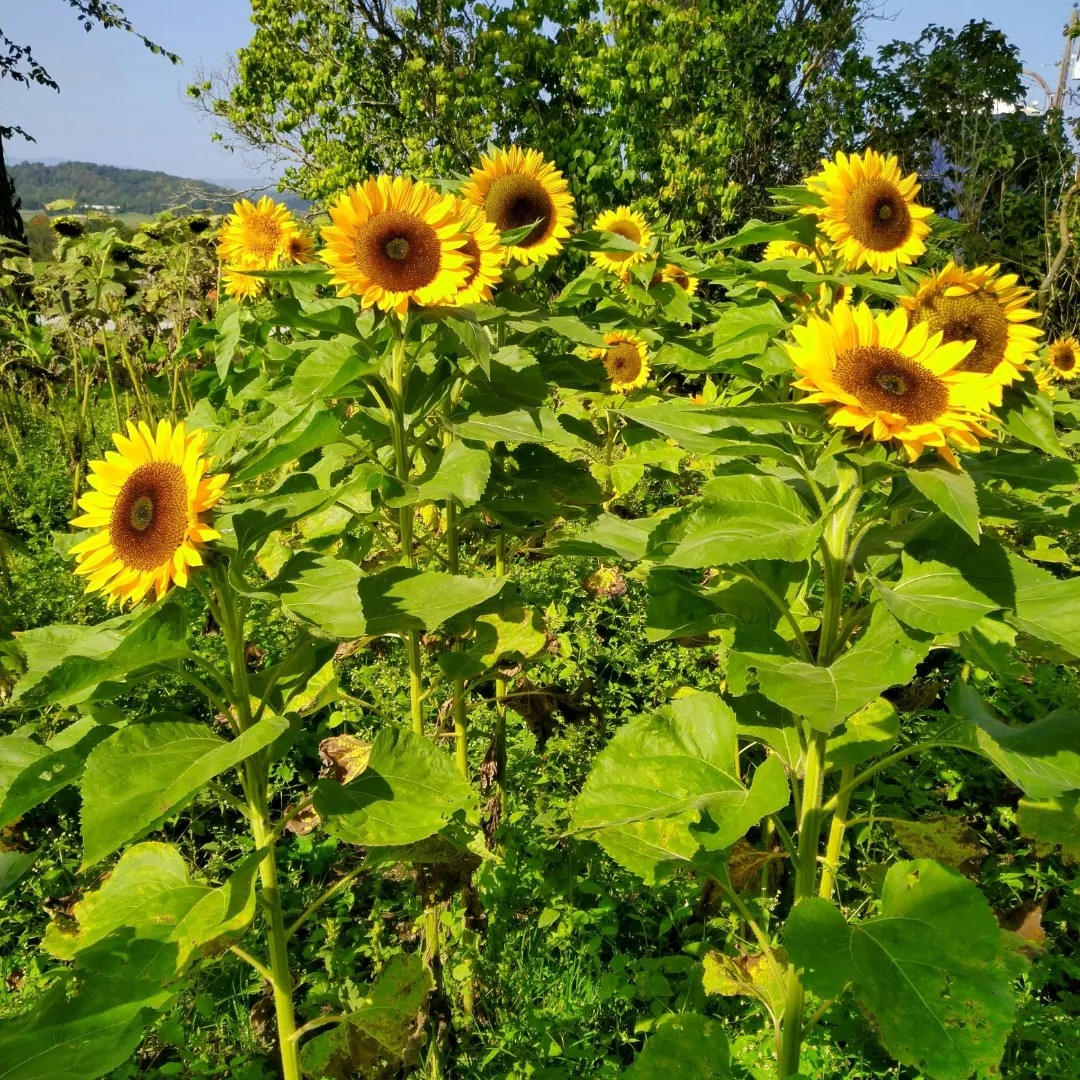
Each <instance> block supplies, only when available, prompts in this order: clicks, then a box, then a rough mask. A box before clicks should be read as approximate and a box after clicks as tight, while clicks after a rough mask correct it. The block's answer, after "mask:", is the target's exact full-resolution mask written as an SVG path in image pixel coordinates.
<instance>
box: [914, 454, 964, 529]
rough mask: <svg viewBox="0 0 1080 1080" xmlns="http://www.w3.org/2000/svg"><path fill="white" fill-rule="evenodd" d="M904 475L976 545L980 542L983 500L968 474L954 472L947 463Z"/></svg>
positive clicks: (921, 467)
mask: <svg viewBox="0 0 1080 1080" xmlns="http://www.w3.org/2000/svg"><path fill="white" fill-rule="evenodd" d="M904 475H905V476H906V477H907V479H908V480H910V481H911V484H912V486H913V487H915V488H916V489H917V490H918V491H919V492H920V493H921V494H922V495H924V496H926V498H927V499H929V500H930V502H932V503H933V504H934V505H935V506H936V507H937V508H938V509H939V510H940V511H941V512H942V513H943V514H947V515H948V516H949V517H950V518H952V520H953V521H955V522H956V524H957V525H959V526H960V528H961V529H963V530H964V532H966V533H967V534H968V536H970V537H971V538H972V540H974V541H975V543H978V542H979V532H980V530H979V500H978V498H977V497H976V495H975V481H974V480H972V479H971V477H970V476H969V475H968V474H967V473H966V472H962V471H960V470H958V469H952V468H950V467H949V466H948V465H946V464H945V463H944V462H935V463H934V464H933V465H921V466H914V467H912V468H910V469H908V470H907V471H906V472H905V474H904Z"/></svg>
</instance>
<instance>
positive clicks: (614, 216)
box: [589, 206, 652, 278]
mask: <svg viewBox="0 0 1080 1080" xmlns="http://www.w3.org/2000/svg"><path fill="white" fill-rule="evenodd" d="M596 228H597V229H598V230H599V231H600V232H608V233H614V234H615V235H616V236H622V237H624V238H625V239H627V240H630V241H631V242H633V243H635V244H637V245H638V247H639V248H640V249H641V250H640V251H593V252H590V253H589V258H590V259H592V261H593V262H594V263H596V265H597V266H599V267H600V268H601V269H602V270H610V271H611V273H613V274H617V275H618V276H619V277H621V278H625V277H627V276H628V275H629V273H630V270H631V268H632V267H634V266H637V264H638V263H640V262H644V261H645V259H646V258H647V257H648V247H649V244H651V243H652V230H651V229H650V228H649V223H648V222H647V221H646V220H645V216H644V215H643V214H639V213H638V212H637V211H636V210H631V209H630V207H629V206H620V207H619V209H618V210H605V211H604V212H603V213H602V214H601V215H600V216H599V217H598V218H597V219H596Z"/></svg>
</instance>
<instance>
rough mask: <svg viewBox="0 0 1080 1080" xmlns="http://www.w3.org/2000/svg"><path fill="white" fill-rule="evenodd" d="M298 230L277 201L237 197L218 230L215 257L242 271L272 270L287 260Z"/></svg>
mask: <svg viewBox="0 0 1080 1080" xmlns="http://www.w3.org/2000/svg"><path fill="white" fill-rule="evenodd" d="M299 233H300V229H299V226H298V225H297V223H296V218H294V217H293V216H292V214H290V213H289V211H288V209H287V208H286V207H284V206H282V205H281V203H277V202H274V200H273V199H271V198H269V196H266V195H264V196H263V197H262V198H261V199H260V200H259V201H258V202H257V203H252V202H251V201H250V200H249V199H241V200H240V201H239V202H238V203H235V204H234V205H233V212H232V213H231V214H229V216H228V217H227V218H226V219H225V221H224V223H223V224H222V226H221V230H220V232H219V233H218V258H219V259H220V260H221V261H222V262H223V263H224V264H225V265H226V266H232V267H239V268H242V269H245V270H274V269H276V268H277V267H278V266H280V265H281V264H282V263H283V262H287V261H288V260H289V249H290V245H291V244H292V242H293V240H294V239H295V238H296V237H297V236H298V235H299Z"/></svg>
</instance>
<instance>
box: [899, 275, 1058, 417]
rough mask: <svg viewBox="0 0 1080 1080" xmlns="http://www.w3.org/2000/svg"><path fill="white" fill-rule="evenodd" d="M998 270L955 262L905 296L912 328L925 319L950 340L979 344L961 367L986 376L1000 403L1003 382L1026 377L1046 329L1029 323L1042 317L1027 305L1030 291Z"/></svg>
mask: <svg viewBox="0 0 1080 1080" xmlns="http://www.w3.org/2000/svg"><path fill="white" fill-rule="evenodd" d="M998 269H999V267H998V266H977V267H975V269H974V270H964V269H962V268H961V267H959V266H956V265H955V264H954V263H953V262H952V261H951V260H950V261H949V262H948V263H947V264H946V265H945V268H944V269H943V270H940V271H939V272H938V273H937V274H934V275H933V276H932V277H930V278H929V279H927V281H925V282H924V283H923V284H922V286H921V287H920V288H919V290H918V291H917V292H916V293H915V295H914V296H901V297H900V303H901V305H903V307H904V308H905V309H906V310H907V312H908V318H909V319H910V321H911V324H912V325H913V326H914V325H915V324H917V323H921V322H925V323H926V324H927V325H928V326H929V327H930V330H931V331H932V332H938V331H940V332H941V334H942V338H943V340H944V341H946V342H949V341H972V342H974V346H973V347H972V349H971V352H969V353H968V355H967V358H966V359H965V360H964V362H963V364H961V365H960V369H959V370H960V371H972V372H977V373H978V374H980V375H985V376H987V377H988V378H989V380H990V382H991V384H992V385H993V387H994V391H993V398H992V400H993V403H994V404H995V405H1000V404H1001V388H1002V387H1003V386H1008V385H1009V383H1013V382H1016V381H1017V380H1018V379H1022V378H1023V376H1024V371H1025V369H1026V368H1027V365H1028V363H1029V362H1030V360H1031V357H1032V354H1033V353H1034V352H1035V350H1036V348H1037V344H1036V339H1037V338H1038V337H1039V336H1040V335H1041V333H1042V331H1041V330H1037V329H1036V328H1035V327H1034V326H1027V325H1025V324H1026V323H1028V322H1030V321H1031V320H1032V319H1037V318H1038V317H1039V313H1038V312H1037V311H1035V310H1034V309H1033V308H1029V307H1027V306H1026V305H1027V303H1028V301H1029V300H1030V299H1031V296H1032V293H1031V290H1030V289H1027V288H1025V287H1024V286H1023V285H1018V284H1017V280H1018V279H1017V276H1016V275H1015V274H1004V275H1002V276H1001V277H998V276H997V272H998Z"/></svg>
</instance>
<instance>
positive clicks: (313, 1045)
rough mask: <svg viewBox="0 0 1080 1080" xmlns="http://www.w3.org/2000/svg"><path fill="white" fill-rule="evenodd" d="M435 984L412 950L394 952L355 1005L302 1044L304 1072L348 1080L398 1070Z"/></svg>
mask: <svg viewBox="0 0 1080 1080" xmlns="http://www.w3.org/2000/svg"><path fill="white" fill-rule="evenodd" d="M434 985H435V983H434V980H433V979H432V977H431V972H430V971H429V970H428V969H427V966H426V965H425V964H424V962H423V960H421V958H420V957H419V956H418V955H417V954H416V953H409V954H407V955H402V954H400V953H399V954H397V955H396V956H392V957H391V958H390V960H389V961H388V962H387V965H386V967H385V968H383V970H382V971H381V972H379V975H378V977H377V978H376V979H375V982H374V983H372V985H371V989H370V991H369V992H368V993H367V994H366V995H365V996H364V1000H363V1004H362V1005H361V1006H360V1007H359V1008H358V1009H354V1010H353V1011H352V1012H350V1013H348V1014H346V1016H345V1017H344V1018H343V1019H342V1022H341V1023H340V1024H339V1025H337V1026H336V1027H335V1028H334V1029H333V1030H332V1031H329V1032H326V1033H324V1034H322V1035H317V1036H315V1038H313V1039H310V1040H309V1041H308V1042H306V1043H304V1047H303V1050H302V1052H301V1058H300V1063H301V1066H302V1068H303V1071H304V1073H305V1074H306V1075H309V1076H312V1077H318V1078H319V1080H352V1078H353V1077H357V1076H384V1075H387V1070H393V1071H394V1072H396V1071H397V1070H398V1069H399V1068H400V1066H401V1064H402V1057H403V1056H404V1054H405V1050H406V1048H407V1047H408V1045H409V1042H410V1040H411V1039H412V1038H414V1037H415V1033H416V1026H417V1024H416V1017H417V1014H418V1013H419V1012H420V1010H421V1009H422V1008H423V1007H424V1003H425V1002H426V1001H427V997H428V994H430V993H431V991H432V989H433V988H434Z"/></svg>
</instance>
